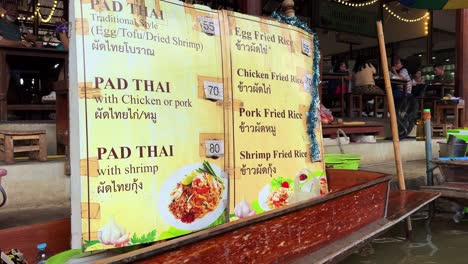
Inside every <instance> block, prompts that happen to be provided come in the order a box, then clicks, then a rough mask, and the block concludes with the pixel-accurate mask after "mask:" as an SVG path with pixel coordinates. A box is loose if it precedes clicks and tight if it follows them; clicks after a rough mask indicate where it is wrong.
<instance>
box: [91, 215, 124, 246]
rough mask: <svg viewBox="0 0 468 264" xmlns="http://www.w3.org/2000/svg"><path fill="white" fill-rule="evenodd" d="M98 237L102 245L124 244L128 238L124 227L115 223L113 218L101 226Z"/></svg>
mask: <svg viewBox="0 0 468 264" xmlns="http://www.w3.org/2000/svg"><path fill="white" fill-rule="evenodd" d="M98 239H99V242H101V243H102V244H104V245H114V246H116V247H122V246H126V245H127V244H128V241H129V240H130V238H129V236H128V234H127V233H125V229H123V227H121V226H119V225H117V224H116V223H115V221H114V219H111V220H110V221H109V223H108V224H106V225H105V226H103V227H101V229H99V231H98Z"/></svg>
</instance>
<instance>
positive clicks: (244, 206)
mask: <svg viewBox="0 0 468 264" xmlns="http://www.w3.org/2000/svg"><path fill="white" fill-rule="evenodd" d="M234 214H235V215H236V216H237V217H239V218H244V217H247V216H252V215H255V211H254V210H253V209H252V206H250V204H249V203H248V202H247V201H246V200H245V198H244V199H243V200H242V201H241V202H240V203H238V204H237V205H236V207H235V208H234Z"/></svg>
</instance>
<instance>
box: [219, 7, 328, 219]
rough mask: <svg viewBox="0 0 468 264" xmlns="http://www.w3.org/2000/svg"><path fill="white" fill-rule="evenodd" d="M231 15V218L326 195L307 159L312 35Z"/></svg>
mask: <svg viewBox="0 0 468 264" xmlns="http://www.w3.org/2000/svg"><path fill="white" fill-rule="evenodd" d="M228 21H229V35H230V42H229V43H230V44H231V48H230V51H231V79H232V88H233V89H232V94H233V96H232V98H233V104H234V105H235V104H236V103H237V104H238V107H233V112H232V120H233V133H232V134H233V138H232V139H233V142H232V145H233V146H234V149H233V162H234V164H233V166H234V167H235V168H236V170H234V175H233V177H232V178H233V181H234V185H235V190H234V197H233V203H234V206H235V208H236V207H237V210H234V212H233V213H234V215H231V218H239V217H245V216H246V215H249V216H250V215H253V214H257V213H261V212H264V211H268V210H271V209H276V208H280V207H282V206H285V205H287V204H289V203H291V202H292V201H296V200H298V199H300V198H299V196H301V197H303V196H306V197H313V196H318V195H320V192H322V194H324V193H326V192H327V189H326V177H325V176H324V167H323V163H322V162H315V163H312V162H311V157H310V153H309V144H310V143H309V140H308V135H307V133H306V130H307V124H306V118H307V113H308V110H309V105H310V102H311V100H312V98H311V94H310V85H311V84H310V82H311V80H310V76H311V75H312V67H311V65H312V64H313V56H312V52H311V50H312V49H313V47H312V46H311V45H312V43H313V41H312V36H311V35H310V34H308V33H306V32H304V31H302V30H299V29H297V28H294V27H291V26H288V25H285V24H280V23H277V22H272V21H270V20H265V19H261V18H254V17H251V16H246V15H242V14H237V13H228ZM318 136H319V135H318ZM320 186H322V190H321V189H320ZM304 193H306V194H308V195H304ZM247 209H248V210H247ZM245 211H249V213H247V214H246V213H245Z"/></svg>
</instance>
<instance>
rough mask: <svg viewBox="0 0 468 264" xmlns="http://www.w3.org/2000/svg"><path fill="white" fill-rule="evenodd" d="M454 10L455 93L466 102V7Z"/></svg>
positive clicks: (467, 54)
mask: <svg viewBox="0 0 468 264" xmlns="http://www.w3.org/2000/svg"><path fill="white" fill-rule="evenodd" d="M456 12H457V17H456V32H457V35H456V36H457V37H456V47H455V50H456V51H457V56H456V59H455V61H456V67H455V68H456V72H455V95H457V96H460V97H462V98H463V99H464V100H465V102H468V9H459V10H457V11H456ZM467 116H468V115H465V120H464V123H465V124H468V120H467V119H466V118H467Z"/></svg>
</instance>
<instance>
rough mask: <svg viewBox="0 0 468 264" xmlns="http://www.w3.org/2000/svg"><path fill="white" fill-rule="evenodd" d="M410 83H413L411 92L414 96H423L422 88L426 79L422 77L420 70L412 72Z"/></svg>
mask: <svg viewBox="0 0 468 264" xmlns="http://www.w3.org/2000/svg"><path fill="white" fill-rule="evenodd" d="M411 84H412V85H413V88H412V93H413V94H414V95H415V96H424V89H425V87H426V80H424V78H423V77H422V73H421V70H417V71H416V72H415V73H414V74H413V78H412V80H411Z"/></svg>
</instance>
